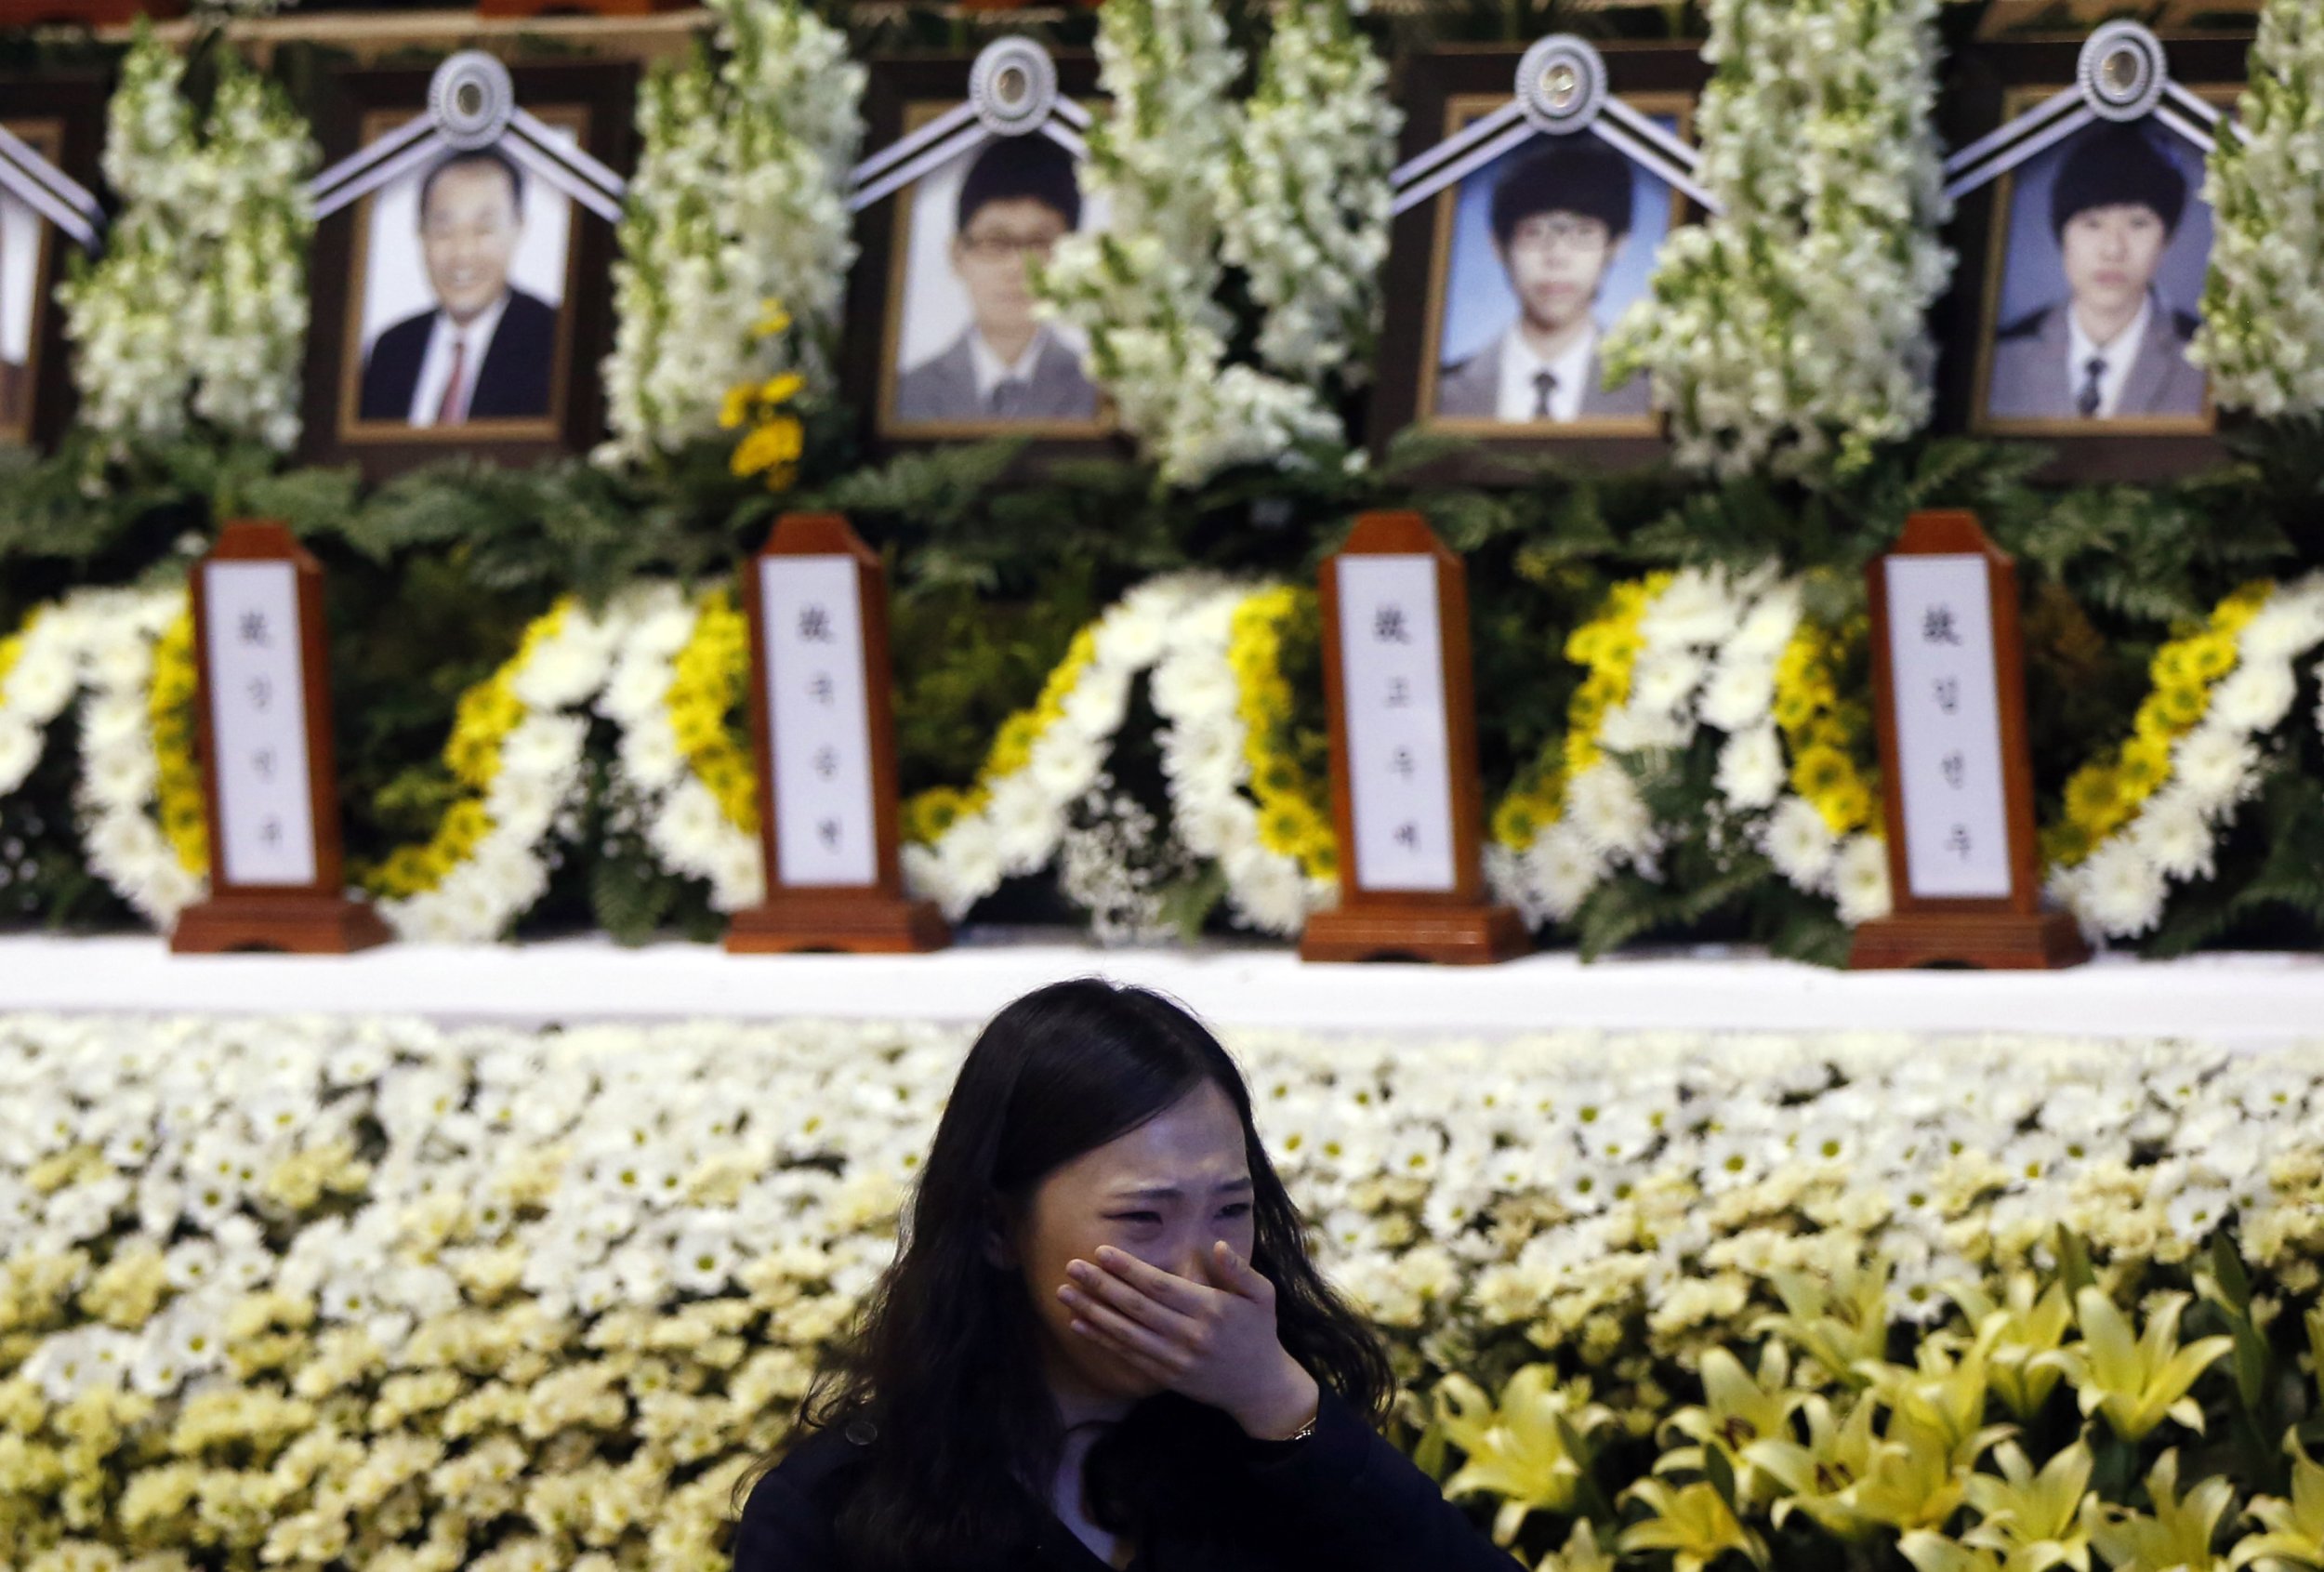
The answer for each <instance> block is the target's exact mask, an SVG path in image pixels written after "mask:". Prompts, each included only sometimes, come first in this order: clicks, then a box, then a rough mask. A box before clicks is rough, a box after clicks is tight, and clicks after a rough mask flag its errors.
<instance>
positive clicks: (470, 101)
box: [307, 49, 627, 223]
mask: <svg viewBox="0 0 2324 1572" xmlns="http://www.w3.org/2000/svg"><path fill="white" fill-rule="evenodd" d="M487 147H497V148H498V149H499V150H500V151H501V152H504V153H506V154H508V157H509V158H510V159H511V160H512V161H513V162H514V163H516V164H517V165H519V166H520V167H522V168H523V169H525V170H527V171H529V172H530V173H531V174H533V175H535V176H536V177H537V178H540V179H541V180H543V181H545V182H547V183H548V185H549V186H550V187H552V188H553V189H555V190H556V191H558V192H561V193H562V194H563V195H565V196H567V197H569V198H571V199H572V200H573V201H574V202H577V203H579V204H580V205H582V206H584V207H586V208H588V210H589V211H590V212H592V213H594V214H596V215H597V216H598V217H599V218H603V219H604V220H605V221H606V222H607V223H618V222H619V221H620V219H621V201H622V195H623V193H624V192H625V191H627V185H626V184H625V182H624V181H623V179H622V178H621V177H620V176H619V175H616V174H614V172H613V171H612V170H611V169H609V168H607V167H606V166H605V165H604V164H602V163H601V162H600V161H599V160H597V159H595V158H592V157H590V156H589V155H588V153H586V152H582V151H581V150H580V149H579V148H576V147H574V146H571V145H569V144H568V143H567V142H566V141H565V140H564V139H562V138H561V137H560V136H559V135H558V134H557V133H556V131H555V130H554V129H553V128H551V127H550V126H549V125H547V124H546V123H544V122H543V121H542V120H540V119H539V118H538V117H537V116H535V115H534V114H532V113H530V112H527V111H525V110H522V109H519V108H518V107H517V102H516V86H515V84H514V83H513V82H511V81H510V79H509V76H508V67H507V66H505V65H503V64H501V63H500V61H498V60H497V59H494V58H493V57H492V56H490V55H487V54H484V53H483V52H482V51H481V50H476V49H464V50H462V51H461V52H460V53H458V54H456V55H454V56H453V57H452V58H451V59H447V60H445V61H444V62H443V64H442V65H440V66H438V67H437V68H436V74H435V75H434V76H433V77H432V78H430V79H429V84H428V108H427V109H426V110H425V111H424V112H421V113H419V114H416V115H415V116H413V117H412V118H411V119H410V120H407V121H405V122H404V123H403V125H399V126H397V127H396V128H395V129H394V130H392V131H390V132H389V133H388V134H387V135H386V136H384V137H381V138H380V139H378V140H377V141H375V142H373V143H371V144H370V145H369V146H367V147H363V148H360V149H358V150H357V151H356V152H352V153H350V154H349V155H348V156H347V157H345V158H342V159H340V160H339V161H338V162H337V164H334V165H331V167H329V168H328V169H325V170H324V172H323V173H322V174H320V175H317V176H316V177H315V178H314V179H313V180H312V182H310V184H309V186H308V188H307V189H308V192H309V194H310V196H311V197H312V198H313V200H314V207H315V218H316V219H317V220H318V221H320V220H322V219H324V218H329V217H330V216H331V215H332V214H334V213H336V212H337V211H338V210H339V209H341V208H342V207H346V206H349V205H352V204H354V203H357V202H360V201H362V200H363V198H364V197H366V196H369V195H370V194H371V193H372V192H376V191H377V190H379V189H380V188H381V187H382V186H386V185H389V184H390V183H391V182H393V181H395V180H399V179H401V178H403V177H404V176H406V175H409V174H411V173H412V172H413V171H415V170H416V169H419V168H420V167H422V166H423V165H429V164H432V163H434V162H435V161H436V160H437V159H439V158H441V157H443V156H445V155H446V154H449V153H455V152H476V151H477V150H479V149H481V148H487Z"/></svg>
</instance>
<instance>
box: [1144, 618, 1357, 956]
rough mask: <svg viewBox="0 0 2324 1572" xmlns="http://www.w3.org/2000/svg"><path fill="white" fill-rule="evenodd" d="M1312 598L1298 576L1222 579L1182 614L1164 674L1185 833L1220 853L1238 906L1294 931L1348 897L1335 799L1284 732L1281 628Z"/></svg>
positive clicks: (1171, 775)
mask: <svg viewBox="0 0 2324 1572" xmlns="http://www.w3.org/2000/svg"><path fill="white" fill-rule="evenodd" d="M1303 602H1304V605H1305V607H1306V609H1308V610H1309V611H1311V612H1312V609H1313V602H1314V595H1313V593H1312V592H1311V591H1308V590H1304V589H1299V588H1293V587H1291V586H1288V585H1269V586H1265V587H1262V588H1251V587H1249V586H1248V585H1227V586H1223V587H1221V588H1217V589H1215V590H1214V591H1213V592H1212V593H1211V594H1210V595H1209V596H1208V597H1207V598H1206V599H1204V600H1203V601H1201V603H1200V604H1199V605H1197V606H1196V607H1195V609H1193V610H1192V611H1191V612H1189V613H1188V614H1186V615H1184V616H1182V617H1181V618H1179V619H1178V620H1177V621H1176V622H1175V623H1173V624H1172V626H1171V628H1170V632H1169V644H1168V647H1167V649H1166V650H1165V651H1164V653H1163V655H1162V658H1161V662H1160V664H1159V665H1157V666H1156V667H1155V671H1154V681H1153V694H1154V708H1155V714H1156V715H1158V716H1160V717H1161V718H1162V720H1163V722H1164V725H1163V730H1162V733H1161V735H1160V737H1159V738H1158V739H1157V741H1158V742H1159V743H1160V745H1161V749H1162V771H1163V774H1164V777H1165V779H1166V780H1167V781H1168V782H1169V794H1170V814H1171V819H1172V822H1173V823H1174V824H1175V826H1177V831H1178V838H1179V839H1180V841H1181V842H1182V843H1183V844H1184V846H1185V847H1186V849H1187V850H1188V851H1189V852H1193V853H1195V855H1196V856H1198V857H1207V858H1209V859H1211V860H1213V861H1215V862H1216V863H1217V864H1218V865H1219V869H1220V871H1221V873H1222V874H1223V875H1224V876H1225V878H1226V899H1227V903H1228V905H1229V906H1230V907H1231V908H1232V909H1233V910H1234V912H1235V915H1236V916H1238V917H1240V918H1242V919H1243V921H1245V922H1246V923H1248V924H1249V925H1250V926H1251V927H1253V928H1256V929H1259V930H1260V931H1262V932H1268V933H1276V934H1284V935H1291V934H1296V933H1298V932H1299V931H1300V930H1301V929H1302V928H1303V927H1305V926H1306V923H1307V917H1308V914H1309V913H1310V912H1314V911H1318V910H1321V909H1323V908H1324V907H1327V906H1329V905H1332V904H1334V903H1335V902H1336V901H1337V899H1338V898H1339V847H1338V843H1337V841H1336V839H1334V837H1333V833H1332V827H1331V821H1330V810H1329V807H1328V805H1327V799H1325V798H1324V797H1323V795H1322V793H1321V792H1320V791H1319V790H1318V789H1317V786H1316V785H1315V783H1314V782H1313V781H1311V780H1309V779H1307V778H1306V777H1305V775H1304V774H1303V773H1302V772H1301V769H1300V766H1299V762H1298V760H1296V759H1294V758H1292V757H1291V756H1290V754H1289V752H1288V750H1287V748H1286V747H1284V746H1282V744H1281V741H1280V733H1281V730H1282V728H1283V727H1284V725H1286V724H1287V721H1288V719H1289V714H1290V708H1291V693H1290V689H1289V688H1288V687H1287V685H1286V684H1285V682H1284V680H1283V679H1282V677H1281V676H1280V675H1279V655H1280V647H1281V639H1282V631H1281V630H1282V626H1283V624H1284V623H1285V622H1286V621H1287V619H1288V618H1289V617H1291V616H1292V615H1294V614H1297V613H1298V612H1299V611H1300V610H1301V608H1302V603H1303ZM1246 790H1248V795H1246Z"/></svg>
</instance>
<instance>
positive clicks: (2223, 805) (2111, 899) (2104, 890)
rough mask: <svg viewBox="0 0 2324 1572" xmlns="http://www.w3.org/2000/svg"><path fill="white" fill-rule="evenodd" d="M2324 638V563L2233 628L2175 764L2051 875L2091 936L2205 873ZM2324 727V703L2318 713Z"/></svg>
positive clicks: (2136, 927)
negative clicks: (2304, 661) (2221, 668)
mask: <svg viewBox="0 0 2324 1572" xmlns="http://www.w3.org/2000/svg"><path fill="white" fill-rule="evenodd" d="M2319 643H2324V573H2314V574H2310V575H2307V576H2306V577H2305V578H2303V579H2301V580H2299V581H2298V582H2296V583H2293V584H2288V585H2278V586H2277V587H2275V588H2273V589H2271V590H2270V591H2269V593H2268V595H2267V597H2266V599H2265V601H2264V602H2263V603H2262V604H2261V605H2260V607H2259V609H2258V610H2257V612H2256V613H2254V614H2252V615H2251V619H2250V620H2249V621H2248V622H2245V623H2244V624H2243V625H2242V627H2241V628H2240V629H2239V630H2238V632H2237V633H2236V637H2235V646H2236V663H2235V667H2234V669H2233V670H2232V671H2231V672H2229V673H2228V674H2227V675H2226V676H2225V678H2223V679H2222V680H2220V681H2219V683H2218V685H2217V686H2216V687H2215V688H2213V689H2212V690H2211V693H2210V701H2209V707H2208V708H2207V709H2206V710H2205V712H2204V714H2203V718H2202V720H2199V722H2197V723H2196V724H2195V725H2194V726H2193V727H2192V728H2191V729H2190V730H2188V731H2187V732H2185V733H2184V734H2182V735H2180V736H2179V737H2178V738H2177V740H2176V741H2175V742H2173V743H2172V745H2171V750H2170V758H2171V766H2170V774H2169V776H2168V778H2167V779H2165V780H2164V781H2163V782H2162V783H2161V785H2160V786H2159V787H2157V788H2156V789H2155V790H2154V791H2153V792H2152V794H2151V795H2149V796H2148V797H2146V799H2145V800H2144V801H2142V802H2141V803H2140V804H2139V806H2138V810H2137V812H2135V813H2134V814H2133V815H2132V816H2131V818H2130V820H2129V822H2128V823H2126V824H2124V825H2123V826H2120V827H2119V829H2117V830H2116V831H2115V832H2114V833H2113V834H2111V835H2109V836H2107V837H2106V839H2103V840H2101V841H2099V842H2098V844H2097V845H2095V846H2093V847H2092V848H2091V850H2090V853H2089V855H2088V856H2087V857H2085V858H2084V859H2082V860H2081V861H2080V862H2078V863H2076V864H2075V865H2072V866H2070V867H2061V868H2058V869H2056V870H2055V871H2054V872H2053V873H2052V875H2051V877H2050V892H2051V894H2052V895H2053V896H2054V897H2055V898H2056V899H2057V900H2058V901H2059V903H2060V904H2061V905H2065V906H2066V907H2067V909H2068V910H2070V911H2072V912H2073V913H2074V914H2075V916H2076V917H2077V918H2080V921H2081V924H2082V927H2083V929H2084V931H2087V932H2088V933H2090V934H2091V935H2092V936H2093V938H2095V937H2106V938H2117V939H2122V938H2132V937H2134V936H2136V935H2138V934H2141V933H2145V932H2146V931H2149V930H2151V929H2153V928H2154V927H2155V925H2156V924H2158V923H2159V922H2160V921H2161V920H2162V913H2163V905H2164V903H2165V902H2166V901H2167V900H2168V899H2169V897H2170V893H2171V886H2172V883H2173V882H2174V881H2185V880H2188V879H2194V878H2209V877H2210V876H2211V873H2212V854H2213V849H2214V847H2215V845H2216V843H2217V840H2218V838H2219V835H2220V834H2221V832H2222V831H2223V830H2224V829H2225V827H2226V826H2228V825H2229V824H2231V823H2232V822H2233V821H2234V818H2235V812H2236V808H2237V806H2238V804H2240V803H2241V802H2242V801H2243V800H2244V799H2246V798H2248V797H2250V796H2251V793H2252V792H2253V791H2254V790H2255V789H2256V788H2257V786H2258V783H2259V776H2260V773H2261V769H2262V765H2263V762H2264V760H2263V757H2262V752H2261V746H2260V744H2261V741H2262V739H2263V738H2265V736H2266V734H2267V733H2270V732H2272V731H2274V730H2275V729H2276V728H2277V727H2278V725H2280V724H2281V723H2282V722H2283V720H2284V718H2285V717H2286V716H2287V715H2289V714H2290V713H2291V707H2292V704H2293V703H2294V701H2295V700H2296V698H2297V696H2298V694H2299V671H2298V666H2297V663H2298V661H2299V659H2300V657H2301V656H2303V655H2304V654H2307V653H2308V652H2309V651H2311V650H2313V649H2315V648H2316V647H2317V645H2318V644H2319ZM2317 724H2318V726H2319V728H2324V712H2319V714H2318V716H2317Z"/></svg>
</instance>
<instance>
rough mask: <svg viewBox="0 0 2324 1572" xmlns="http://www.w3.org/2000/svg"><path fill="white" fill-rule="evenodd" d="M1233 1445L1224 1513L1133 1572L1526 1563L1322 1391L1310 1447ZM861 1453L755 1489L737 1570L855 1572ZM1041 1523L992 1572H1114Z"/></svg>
mask: <svg viewBox="0 0 2324 1572" xmlns="http://www.w3.org/2000/svg"><path fill="white" fill-rule="evenodd" d="M1234 1438H1235V1440H1238V1441H1240V1445H1241V1447H1242V1448H1243V1449H1242V1452H1241V1454H1240V1455H1239V1456H1234V1457H1229V1458H1226V1459H1223V1460H1217V1459H1214V1460H1212V1461H1213V1462H1223V1464H1224V1467H1225V1471H1226V1472H1225V1475H1224V1477H1225V1478H1227V1479H1228V1481H1229V1482H1230V1485H1231V1486H1232V1487H1230V1488H1227V1489H1223V1490H1221V1491H1219V1492H1217V1493H1216V1494H1215V1496H1214V1497H1213V1498H1212V1499H1213V1501H1214V1502H1215V1505H1216V1508H1217V1510H1216V1511H1214V1512H1208V1513H1201V1514H1195V1513H1186V1514H1182V1517H1183V1519H1185V1520H1182V1521H1175V1522H1170V1523H1165V1524H1163V1525H1160V1526H1156V1527H1154V1528H1150V1529H1149V1530H1148V1531H1147V1533H1146V1534H1145V1536H1144V1538H1143V1540H1142V1542H1141V1543H1140V1545H1139V1548H1138V1556H1137V1559H1136V1560H1134V1561H1132V1562H1131V1563H1130V1564H1129V1565H1130V1568H1131V1572H1295V1569H1297V1572H1306V1569H1308V1568H1314V1569H1315V1572H1512V1569H1513V1568H1516V1567H1517V1566H1518V1565H1519V1564H1518V1563H1517V1561H1516V1560H1515V1559H1514V1558H1513V1557H1512V1556H1510V1555H1509V1554H1508V1553H1507V1552H1503V1551H1501V1550H1499V1549H1497V1548H1496V1547H1495V1546H1494V1545H1493V1543H1492V1541H1491V1540H1489V1539H1486V1537H1485V1536H1484V1535H1483V1534H1481V1533H1479V1532H1478V1531H1477V1529H1476V1527H1475V1526H1473V1525H1472V1524H1471V1523H1470V1521H1469V1520H1468V1518H1467V1517H1466V1516H1465V1515H1464V1514H1463V1513H1461V1512H1460V1510H1459V1508H1458V1507H1455V1506H1454V1505H1452V1504H1451V1503H1450V1502H1448V1501H1446V1499H1445V1498H1444V1496H1443V1494H1442V1493H1441V1492H1440V1491H1439V1490H1438V1488H1437V1486H1436V1483H1435V1481H1433V1480H1432V1479H1430V1478H1429V1476H1428V1475H1427V1474H1425V1473H1421V1472H1420V1471H1419V1469H1418V1468H1416V1467H1414V1466H1413V1464H1412V1461H1411V1460H1410V1459H1408V1458H1406V1456H1405V1455H1404V1454H1403V1453H1401V1452H1399V1451H1397V1450H1396V1449H1395V1447H1392V1446H1390V1445H1389V1444H1388V1443H1387V1442H1386V1441H1384V1440H1382V1439H1381V1438H1380V1436H1379V1435H1378V1434H1376V1433H1374V1432H1373V1430H1372V1428H1371V1427H1370V1426H1369V1425H1368V1424H1367V1423H1366V1422H1365V1421H1364V1419H1363V1417H1362V1416H1361V1415H1359V1414H1358V1413H1357V1412H1356V1411H1355V1410H1354V1409H1353V1407H1349V1405H1348V1404H1347V1403H1346V1402H1344V1401H1343V1400H1341V1399H1340V1397H1339V1396H1338V1395H1336V1394H1333V1393H1332V1392H1331V1391H1330V1390H1329V1389H1326V1390H1325V1391H1324V1393H1323V1395H1322V1401H1321V1404H1320V1407H1319V1408H1318V1411H1317V1413H1316V1417H1315V1432H1314V1434H1313V1435H1310V1436H1308V1437H1307V1438H1306V1439H1304V1440H1301V1441H1295V1442H1287V1443H1284V1442H1256V1441H1250V1440H1248V1439H1247V1438H1244V1437H1242V1433H1241V1432H1240V1431H1236V1432H1235V1433H1234ZM875 1444H876V1443H875ZM866 1455H867V1454H866V1453H865V1449H864V1448H863V1447H858V1446H856V1445H855V1444H854V1443H852V1442H851V1441H850V1440H848V1439H847V1437H846V1436H845V1435H844V1434H842V1433H839V1432H837V1431H825V1432H822V1433H818V1434H816V1435H814V1436H812V1437H810V1438H809V1439H808V1440H806V1441H805V1442H802V1443H801V1444H800V1445H799V1446H798V1447H795V1448H793V1449H792V1451H791V1453H790V1455H789V1456H787V1457H786V1458H785V1459H784V1460H783V1461H782V1462H781V1463H780V1464H778V1465H777V1466H776V1467H775V1469H774V1470H773V1471H772V1473H768V1474H767V1475H766V1476H765V1477H764V1478H762V1479H760V1480H759V1484H758V1486H756V1487H755V1488H754V1489H753V1490H752V1491H751V1494H750V1499H749V1501H748V1502H747V1503H746V1505H745V1507H744V1509H743V1520H742V1526H741V1527H740V1528H739V1530H738V1531H737V1532H736V1534H735V1537H734V1572H854V1569H853V1568H852V1567H851V1566H850V1565H849V1564H848V1563H847V1562H846V1561H845V1560H844V1559H843V1558H842V1557H841V1554H840V1552H839V1547H838V1541H837V1540H836V1539H834V1538H833V1535H832V1531H831V1522H832V1518H833V1516H834V1514H835V1513H837V1512H838V1509H839V1507H840V1505H841V1504H842V1503H843V1502H844V1501H845V1500H846V1499H847V1494H848V1491H849V1490H850V1489H851V1488H852V1484H853V1481H854V1479H855V1478H856V1477H857V1476H858V1475H859V1473H860V1470H861V1466H862V1464H863V1462H864V1460H865V1456H866ZM1042 1515H1043V1517H1044V1520H1045V1522H1044V1528H1043V1532H1042V1534H1041V1536H1040V1539H1039V1541H1038V1542H1037V1543H1035V1544H1031V1545H1020V1546H1013V1547H1005V1548H1004V1547H999V1546H996V1547H995V1551H996V1554H995V1556H994V1558H993V1565H999V1566H1007V1567H1010V1568H1012V1569H1022V1572H1110V1569H1109V1568H1107V1567H1106V1565H1105V1563H1104V1562H1103V1561H1101V1560H1100V1559H1099V1558H1098V1557H1097V1556H1096V1555H1095V1554H1093V1553H1092V1552H1090V1551H1089V1547H1088V1546H1086V1545H1084V1544H1083V1543H1082V1542H1081V1541H1080V1540H1079V1539H1076V1538H1075V1537H1074V1534H1073V1531H1072V1530H1071V1529H1069V1528H1067V1527H1066V1526H1065V1525H1064V1524H1063V1521H1061V1520H1060V1519H1059V1518H1057V1516H1056V1515H1055V1514H1054V1513H1043V1514H1042ZM1197 1515H1199V1518H1200V1520H1199V1521H1195V1520H1193V1519H1194V1518H1195V1517H1196V1516H1197ZM928 1572H950V1569H949V1568H937V1567H931V1568H929V1569H928Z"/></svg>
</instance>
